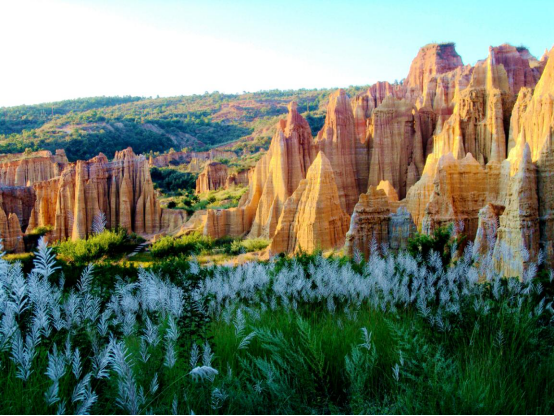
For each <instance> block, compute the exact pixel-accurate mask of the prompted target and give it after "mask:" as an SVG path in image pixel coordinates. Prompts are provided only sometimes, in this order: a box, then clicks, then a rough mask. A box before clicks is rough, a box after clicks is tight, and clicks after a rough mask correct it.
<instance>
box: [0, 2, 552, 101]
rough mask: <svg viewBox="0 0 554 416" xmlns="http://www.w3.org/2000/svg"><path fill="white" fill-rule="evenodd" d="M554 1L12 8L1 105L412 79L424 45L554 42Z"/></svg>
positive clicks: (471, 57) (470, 54)
mask: <svg viewBox="0 0 554 416" xmlns="http://www.w3.org/2000/svg"><path fill="white" fill-rule="evenodd" d="M553 21H554V1H549V0H542V1H535V0H526V1H525V2H521V1H518V2H515V1H512V0H503V1H486V0H480V1H474V0H464V1H450V2H449V1H448V0H442V1H413V0H406V1H402V0H397V1H387V0H381V1H373V0H365V1H358V0H350V1H349V0H342V1H339V0H334V1H326V0H318V1H312V0H296V1H294V0H281V1H273V0H265V1H264V0H259V1H248V0H224V1H220V0H200V1H188V0H0V106H13V105H21V104H36V103H42V102H52V101H59V100H64V99H73V98H79V97H92V96H102V95H105V96H113V95H133V96H145V97H148V96H152V97H156V96H158V95H159V96H176V95H189V94H203V93H204V92H206V91H208V92H212V91H219V92H222V93H241V92H243V91H249V92H252V91H259V90H268V89H274V88H278V89H298V88H332V87H348V86H350V85H367V84H371V83H374V82H376V81H380V80H386V81H391V82H392V81H394V80H400V79H402V78H404V77H406V75H407V74H408V70H409V67H410V63H411V61H412V59H413V58H414V57H415V56H416V54H417V51H418V49H419V48H420V47H421V46H423V45H425V44H427V43H430V42H449V41H452V42H456V50H457V51H458V53H459V54H460V55H461V56H462V59H463V62H464V64H467V63H470V64H474V63H475V62H476V61H477V60H479V59H484V58H486V56H487V54H488V47H489V46H491V45H500V44H502V43H505V42H508V43H511V44H513V45H515V46H520V45H525V46H527V47H528V48H529V50H530V51H531V53H532V54H533V55H535V56H537V57H538V58H540V56H541V55H542V54H543V53H544V51H545V49H546V48H548V49H550V48H552V46H553V45H554V25H553V24H552V22H553Z"/></svg>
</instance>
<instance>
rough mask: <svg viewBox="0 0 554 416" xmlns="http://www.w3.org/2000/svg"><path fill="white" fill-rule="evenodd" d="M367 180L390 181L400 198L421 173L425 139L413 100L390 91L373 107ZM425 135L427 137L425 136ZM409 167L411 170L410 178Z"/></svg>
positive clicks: (373, 182)
mask: <svg viewBox="0 0 554 416" xmlns="http://www.w3.org/2000/svg"><path fill="white" fill-rule="evenodd" d="M372 124H373V138H372V145H371V146H370V147H371V149H370V152H371V161H370V171H369V184H370V185H377V184H378V183H379V182H380V181H382V180H387V181H389V182H390V183H391V184H392V185H393V186H394V188H395V189H396V191H397V192H398V194H399V196H400V197H401V198H404V197H405V196H406V191H407V189H409V188H410V187H411V186H412V185H413V184H414V183H415V182H416V181H417V180H418V179H419V177H420V173H421V172H422V171H423V165H424V159H423V157H424V150H423V149H424V140H423V137H422V131H421V120H420V115H419V113H418V112H417V110H416V108H415V107H414V105H413V104H411V103H410V102H409V101H406V100H398V99H396V98H394V97H393V96H391V95H389V96H388V97H387V98H385V99H384V100H383V102H382V103H381V105H380V106H379V107H377V108H376V109H375V110H374V111H373V123H372ZM426 139H428V137H427V138H426ZM410 170H412V171H413V174H412V175H411V177H410V178H409V176H410V175H409V173H410Z"/></svg>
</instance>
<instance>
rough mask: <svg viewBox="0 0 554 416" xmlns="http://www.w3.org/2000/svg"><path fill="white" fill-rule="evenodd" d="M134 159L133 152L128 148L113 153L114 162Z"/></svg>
mask: <svg viewBox="0 0 554 416" xmlns="http://www.w3.org/2000/svg"><path fill="white" fill-rule="evenodd" d="M135 157H137V155H136V154H135V152H133V148H132V147H130V146H129V147H128V148H127V149H125V150H120V151H119V152H115V156H114V160H125V159H133V158H135Z"/></svg>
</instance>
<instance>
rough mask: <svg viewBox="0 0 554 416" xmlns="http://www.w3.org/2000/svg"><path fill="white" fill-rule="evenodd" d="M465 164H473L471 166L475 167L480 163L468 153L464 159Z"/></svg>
mask: <svg viewBox="0 0 554 416" xmlns="http://www.w3.org/2000/svg"><path fill="white" fill-rule="evenodd" d="M462 160H463V161H464V162H465V163H471V164H474V165H478V164H479V162H477V159H475V158H474V157H473V155H472V154H471V153H470V152H468V153H467V155H466V156H465V157H464V158H463V159H462Z"/></svg>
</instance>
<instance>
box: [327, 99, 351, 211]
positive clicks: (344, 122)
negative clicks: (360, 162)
mask: <svg viewBox="0 0 554 416" xmlns="http://www.w3.org/2000/svg"><path fill="white" fill-rule="evenodd" d="M356 137H357V136H356V129H355V125H354V115H353V113H352V107H351V106H350V100H349V98H348V96H347V95H346V93H345V92H344V90H338V91H336V92H334V93H332V94H331V96H330V97H329V105H328V106H327V117H326V118H325V125H324V126H323V128H322V129H321V131H320V132H319V133H318V135H317V144H318V145H319V150H321V151H322V152H323V153H325V156H327V158H328V159H329V161H330V162H331V166H332V167H333V173H334V176H335V180H336V182H337V187H338V192H339V198H340V201H341V206H342V208H343V210H344V211H345V212H347V213H351V212H352V211H353V210H354V206H355V205H356V203H357V202H358V196H359V194H360V191H359V183H360V179H359V178H358V174H357V169H356V148H357V146H356V140H357V139H356Z"/></svg>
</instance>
